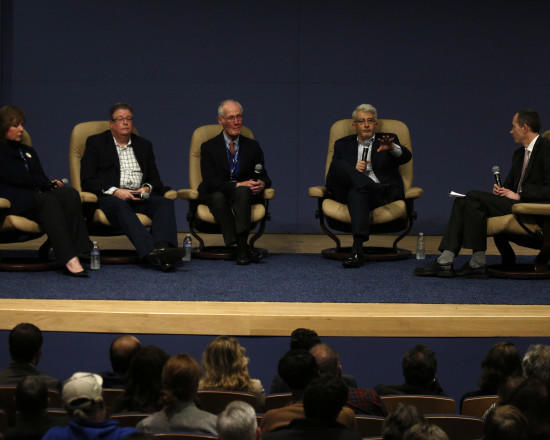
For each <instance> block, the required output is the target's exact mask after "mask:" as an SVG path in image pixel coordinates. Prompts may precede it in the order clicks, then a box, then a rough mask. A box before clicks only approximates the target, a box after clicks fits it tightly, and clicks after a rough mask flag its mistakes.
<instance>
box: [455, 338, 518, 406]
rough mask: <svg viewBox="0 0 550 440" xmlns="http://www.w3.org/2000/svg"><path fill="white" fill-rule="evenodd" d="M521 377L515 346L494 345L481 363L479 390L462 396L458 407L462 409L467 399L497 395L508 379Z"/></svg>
mask: <svg viewBox="0 0 550 440" xmlns="http://www.w3.org/2000/svg"><path fill="white" fill-rule="evenodd" d="M521 375H522V368H521V355H520V353H519V351H518V349H517V348H516V346H515V345H514V344H512V343H511V342H508V341H503V342H498V343H496V344H495V345H493V347H492V348H491V349H490V350H489V352H488V353H487V354H486V355H485V357H484V358H483V361H481V376H480V378H479V381H478V386H479V389H478V390H476V391H470V392H469V393H466V394H464V396H462V399H461V401H460V407H461V408H462V403H463V402H464V399H467V398H469V397H476V396H490V395H493V394H499V390H500V388H501V387H502V386H503V385H504V384H505V383H506V381H507V380H508V378H510V377H520V376H521Z"/></svg>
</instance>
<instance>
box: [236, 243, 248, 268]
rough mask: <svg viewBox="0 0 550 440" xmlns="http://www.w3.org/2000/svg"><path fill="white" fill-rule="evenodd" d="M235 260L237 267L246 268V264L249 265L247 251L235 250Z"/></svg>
mask: <svg viewBox="0 0 550 440" xmlns="http://www.w3.org/2000/svg"><path fill="white" fill-rule="evenodd" d="M236 260H237V264H238V265H239V266H246V265H247V264H250V255H249V253H248V250H247V249H246V248H245V249H243V248H240V247H239V248H237V258H236Z"/></svg>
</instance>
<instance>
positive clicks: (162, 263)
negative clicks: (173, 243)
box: [145, 247, 184, 272]
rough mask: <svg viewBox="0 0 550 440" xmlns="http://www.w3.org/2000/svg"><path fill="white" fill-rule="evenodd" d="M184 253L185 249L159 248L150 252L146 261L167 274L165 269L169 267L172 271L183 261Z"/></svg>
mask: <svg viewBox="0 0 550 440" xmlns="http://www.w3.org/2000/svg"><path fill="white" fill-rule="evenodd" d="M183 253H184V250H183V249H181V248H176V247H169V248H157V249H153V250H152V251H151V252H149V254H148V255H147V256H146V257H145V259H146V260H147V262H148V263H149V264H151V265H152V266H154V267H156V268H158V269H160V270H162V271H163V272H167V271H168V270H164V269H163V267H166V268H168V267H169V270H171V269H172V268H173V266H174V264H175V263H176V262H178V261H181V259H182V257H183Z"/></svg>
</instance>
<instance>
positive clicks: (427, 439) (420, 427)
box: [403, 423, 449, 440]
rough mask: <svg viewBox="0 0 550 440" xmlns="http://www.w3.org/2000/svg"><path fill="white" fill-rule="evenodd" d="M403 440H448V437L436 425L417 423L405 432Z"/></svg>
mask: <svg viewBox="0 0 550 440" xmlns="http://www.w3.org/2000/svg"><path fill="white" fill-rule="evenodd" d="M403 440H449V437H448V436H447V434H445V431H443V430H442V429H441V428H440V427H439V426H437V425H432V424H431V423H417V424H416V425H414V426H413V427H412V428H410V429H409V430H408V431H407V432H406V433H405V435H404V436H403Z"/></svg>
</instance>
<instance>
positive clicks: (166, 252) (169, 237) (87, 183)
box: [81, 103, 182, 272]
mask: <svg viewBox="0 0 550 440" xmlns="http://www.w3.org/2000/svg"><path fill="white" fill-rule="evenodd" d="M110 115H111V120H110V130H107V131H105V132H103V133H100V134H97V135H94V136H90V137H89V138H88V139H87V141H86V151H85V153H84V156H83V157H82V166H81V179H82V189H83V190H84V191H90V192H92V193H94V194H96V195H97V196H98V203H99V208H100V209H102V210H103V211H104V212H105V215H106V216H107V218H108V219H109V222H110V223H111V224H112V225H113V226H114V227H116V228H117V229H120V230H122V231H123V232H124V233H125V234H126V235H127V236H128V238H129V239H130V241H131V242H132V243H133V245H134V246H135V247H136V251H137V253H138V256H139V257H140V258H144V259H145V260H146V261H148V262H149V263H150V264H152V265H153V266H155V267H157V268H159V269H161V270H162V271H164V272H167V271H170V270H173V269H174V264H175V262H176V261H178V260H181V256H182V252H181V250H180V249H178V247H177V246H178V240H177V230H176V217H175V213H174V202H173V200H169V199H167V198H165V197H163V194H164V193H165V192H166V191H167V190H168V188H167V187H165V186H164V185H163V183H162V181H161V180H160V175H159V172H158V169H157V165H156V162H155V155H154V154H153V145H152V144H151V142H149V141H148V140H147V139H144V138H142V137H140V136H137V135H135V134H133V133H132V129H133V127H134V125H133V123H134V121H133V120H134V115H133V110H132V108H131V107H130V106H129V105H128V104H125V103H118V104H115V105H113V106H112V107H111V112H110ZM138 212H140V213H143V214H145V215H147V216H149V217H150V218H151V219H152V221H153V225H152V228H151V232H149V231H148V230H147V228H145V227H144V226H143V225H142V224H141V222H140V221H139V219H138V218H137V216H136V213H138Z"/></svg>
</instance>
